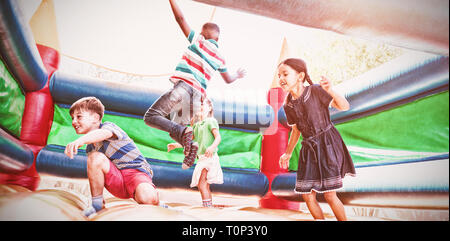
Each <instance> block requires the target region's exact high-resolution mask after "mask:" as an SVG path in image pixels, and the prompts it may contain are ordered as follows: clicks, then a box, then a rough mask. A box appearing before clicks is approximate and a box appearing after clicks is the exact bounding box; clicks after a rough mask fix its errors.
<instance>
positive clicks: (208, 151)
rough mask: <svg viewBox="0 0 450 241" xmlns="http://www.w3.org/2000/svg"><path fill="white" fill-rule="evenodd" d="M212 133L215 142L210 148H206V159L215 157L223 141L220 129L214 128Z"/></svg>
mask: <svg viewBox="0 0 450 241" xmlns="http://www.w3.org/2000/svg"><path fill="white" fill-rule="evenodd" d="M211 132H212V134H213V135H214V142H213V143H212V144H211V145H210V146H209V147H208V148H206V150H205V156H206V157H212V156H213V155H214V152H215V151H216V150H217V147H218V146H219V144H220V142H221V140H222V138H221V137H220V133H219V130H218V129H216V128H214V129H212V130H211Z"/></svg>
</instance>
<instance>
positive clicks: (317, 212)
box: [302, 191, 325, 219]
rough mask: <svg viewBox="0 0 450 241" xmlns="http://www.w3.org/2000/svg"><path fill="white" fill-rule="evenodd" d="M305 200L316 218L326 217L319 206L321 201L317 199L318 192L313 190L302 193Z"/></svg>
mask: <svg viewBox="0 0 450 241" xmlns="http://www.w3.org/2000/svg"><path fill="white" fill-rule="evenodd" d="M302 197H303V200H304V201H305V202H306V205H307V206H308V209H309V211H310V212H311V215H312V216H313V217H314V219H325V217H324V216H323V212H322V209H321V208H320V206H319V203H318V202H317V199H316V193H315V192H314V191H311V193H309V194H302Z"/></svg>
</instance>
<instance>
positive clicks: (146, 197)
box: [134, 183, 159, 205]
mask: <svg viewBox="0 0 450 241" xmlns="http://www.w3.org/2000/svg"><path fill="white" fill-rule="evenodd" d="M134 199H135V200H136V202H138V203H139V204H152V205H158V203H159V194H158V191H157V190H156V189H155V188H154V187H153V186H152V185H151V184H149V183H141V184H139V185H138V186H137V188H136V191H135V198H134Z"/></svg>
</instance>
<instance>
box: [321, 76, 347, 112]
mask: <svg viewBox="0 0 450 241" xmlns="http://www.w3.org/2000/svg"><path fill="white" fill-rule="evenodd" d="M321 77H322V79H321V80H320V86H322V88H323V89H324V90H325V91H326V92H327V93H328V94H329V95H330V96H331V97H332V98H333V101H332V102H331V106H333V107H334V108H336V109H338V110H348V109H350V104H349V103H348V101H347V99H345V98H344V97H343V96H341V95H339V94H338V93H336V92H334V90H333V89H332V88H331V82H330V81H329V80H328V79H327V78H325V77H324V76H321Z"/></svg>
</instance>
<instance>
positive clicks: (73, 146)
mask: <svg viewBox="0 0 450 241" xmlns="http://www.w3.org/2000/svg"><path fill="white" fill-rule="evenodd" d="M83 145H84V143H82V142H80V141H79V140H75V141H73V142H71V143H69V144H67V146H66V149H65V150H64V154H66V155H67V156H68V157H70V159H73V156H74V155H76V154H77V153H78V148H80V147H81V146H83Z"/></svg>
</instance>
